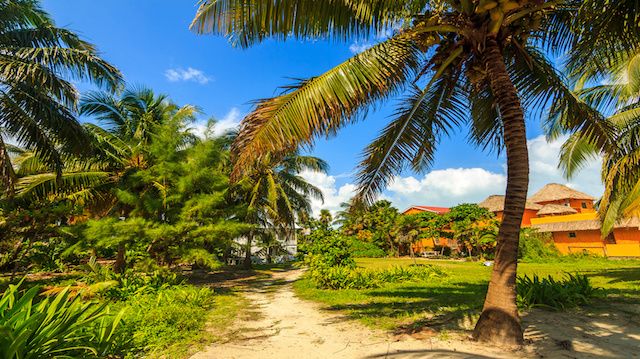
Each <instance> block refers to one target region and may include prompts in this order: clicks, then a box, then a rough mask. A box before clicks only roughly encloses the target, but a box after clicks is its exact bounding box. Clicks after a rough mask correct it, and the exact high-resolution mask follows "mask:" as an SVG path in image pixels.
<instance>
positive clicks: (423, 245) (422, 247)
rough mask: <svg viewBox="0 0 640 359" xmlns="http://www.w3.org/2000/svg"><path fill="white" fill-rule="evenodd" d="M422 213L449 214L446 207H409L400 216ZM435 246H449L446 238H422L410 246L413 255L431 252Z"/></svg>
mask: <svg viewBox="0 0 640 359" xmlns="http://www.w3.org/2000/svg"><path fill="white" fill-rule="evenodd" d="M422 212H431V213H435V214H440V215H442V214H445V213H448V212H449V208H447V207H433V206H411V207H409V208H407V209H406V210H404V212H402V214H406V215H409V214H417V213H422ZM435 246H449V241H448V239H447V238H444V237H440V238H422V239H420V241H418V242H416V243H414V244H413V245H412V247H413V252H414V253H424V252H431V251H433V248H434V247H435Z"/></svg>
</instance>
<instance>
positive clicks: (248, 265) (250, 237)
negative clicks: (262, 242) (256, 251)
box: [243, 233, 253, 269]
mask: <svg viewBox="0 0 640 359" xmlns="http://www.w3.org/2000/svg"><path fill="white" fill-rule="evenodd" d="M252 241H253V233H249V235H248V236H247V245H246V247H245V249H244V263H243V267H244V268H245V269H251V242H252Z"/></svg>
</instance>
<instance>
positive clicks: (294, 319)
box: [192, 270, 516, 359]
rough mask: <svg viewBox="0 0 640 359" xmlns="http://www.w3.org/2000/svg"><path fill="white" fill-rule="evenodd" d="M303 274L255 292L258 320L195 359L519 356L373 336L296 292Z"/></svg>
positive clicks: (463, 344) (279, 277) (462, 344)
mask: <svg viewBox="0 0 640 359" xmlns="http://www.w3.org/2000/svg"><path fill="white" fill-rule="evenodd" d="M300 274H301V272H300V271H299V270H294V271H287V272H281V273H276V274H275V275H274V276H273V278H272V279H271V282H266V283H263V284H262V285H260V286H254V287H253V288H250V289H249V290H248V292H247V297H248V299H249V300H251V301H252V302H253V303H254V304H255V305H257V308H256V310H257V315H256V316H255V317H254V318H250V320H247V321H244V322H242V323H240V326H241V327H242V330H238V331H234V333H240V334H238V335H237V336H236V337H235V338H234V339H233V340H232V341H230V342H228V343H223V344H215V345H212V346H211V347H209V348H207V349H206V350H205V351H203V352H200V353H198V354H196V355H194V356H193V357H192V359H205V358H219V359H229V358H252V359H269V358H278V359H287V358H295V359H309V358H513V357H514V356H516V355H515V354H516V353H513V352H509V353H505V352H502V351H500V350H492V349H490V348H486V347H482V346H479V345H476V344H475V343H472V342H469V341H438V340H437V339H435V338H432V339H423V340H416V339H413V338H410V337H408V338H403V340H402V341H399V340H398V339H396V338H394V337H392V336H389V335H387V334H385V333H383V332H377V331H372V330H371V329H369V328H366V327H363V326H361V325H359V324H358V323H355V322H353V321H349V320H347V319H346V318H344V317H342V316H340V315H336V314H333V313H326V312H322V311H320V310H319V307H318V306H317V305H315V304H313V303H309V302H306V301H302V300H300V299H298V298H297V297H295V295H294V294H293V292H292V288H291V282H292V281H294V280H295V279H297V278H298V277H299V276H300Z"/></svg>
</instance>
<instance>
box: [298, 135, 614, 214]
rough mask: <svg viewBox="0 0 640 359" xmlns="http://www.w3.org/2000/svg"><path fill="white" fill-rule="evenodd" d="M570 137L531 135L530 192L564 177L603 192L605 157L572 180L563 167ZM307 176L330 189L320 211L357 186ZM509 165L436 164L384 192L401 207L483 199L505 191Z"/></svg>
mask: <svg viewBox="0 0 640 359" xmlns="http://www.w3.org/2000/svg"><path fill="white" fill-rule="evenodd" d="M565 139H566V138H560V139H558V140H556V141H553V142H547V141H546V139H545V138H544V136H539V137H536V138H534V139H531V140H529V141H528V147H529V161H530V170H531V171H530V173H531V176H530V182H529V195H532V194H533V193H535V192H536V191H538V190H539V189H540V188H542V187H543V186H544V185H545V184H547V183H561V184H564V185H567V186H569V187H572V188H575V189H577V190H580V191H583V192H586V193H588V194H591V195H593V196H595V197H598V196H600V195H602V191H603V185H602V183H601V181H600V160H599V159H597V158H595V159H593V160H590V161H589V162H588V163H587V165H586V166H585V168H584V169H583V170H582V171H580V172H579V173H578V175H577V176H576V177H575V178H572V179H571V180H570V181H568V180H566V179H565V178H564V177H563V176H562V171H561V170H560V169H558V159H559V152H560V147H561V146H562V143H564V140H565ZM303 176H304V177H305V178H306V179H307V180H308V181H310V182H311V183H313V184H314V185H316V186H318V187H320V188H321V189H322V191H323V193H324V194H325V204H324V205H322V203H320V202H319V201H314V203H313V209H314V213H316V214H317V213H318V212H319V211H320V209H322V208H326V209H329V210H331V211H332V212H335V211H336V210H338V209H339V206H340V203H342V202H346V201H348V200H349V199H350V198H351V196H352V195H353V194H354V191H355V189H356V186H355V185H353V184H351V183H347V184H345V185H343V186H341V187H337V186H336V178H338V177H339V176H342V175H336V176H329V175H324V174H320V173H304V174H303ZM506 179H507V176H506V170H505V171H502V172H501V173H497V172H491V171H488V170H486V169H484V168H447V169H441V170H434V171H431V172H429V173H427V174H425V175H424V176H423V177H422V178H416V177H415V176H408V177H396V178H394V180H393V181H392V182H391V183H390V184H389V186H388V187H387V190H386V191H385V192H384V193H382V194H381V195H380V197H379V198H380V199H386V200H389V201H391V202H392V203H393V205H394V206H396V207H397V208H398V209H400V210H404V209H405V208H407V207H409V206H411V205H433V206H455V205H457V204H460V203H477V202H480V201H482V200H483V199H484V198H486V197H487V196H489V195H492V194H504V191H505V186H506Z"/></svg>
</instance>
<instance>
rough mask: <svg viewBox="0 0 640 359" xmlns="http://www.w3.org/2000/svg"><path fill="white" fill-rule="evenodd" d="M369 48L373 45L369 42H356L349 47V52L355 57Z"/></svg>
mask: <svg viewBox="0 0 640 359" xmlns="http://www.w3.org/2000/svg"><path fill="white" fill-rule="evenodd" d="M371 46H373V44H372V43H370V42H369V41H362V42H361V41H356V42H354V43H353V44H351V45H349V51H351V53H352V54H354V55H355V54H359V53H361V52H363V51H364V50H367V49H369V48H370V47H371Z"/></svg>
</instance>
